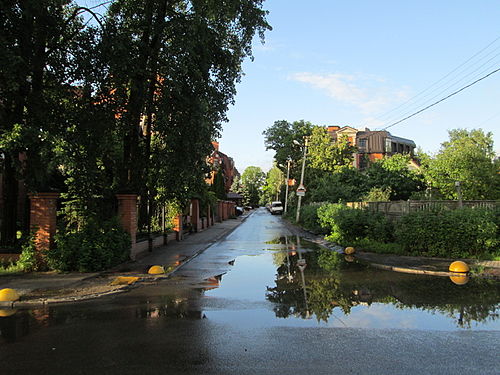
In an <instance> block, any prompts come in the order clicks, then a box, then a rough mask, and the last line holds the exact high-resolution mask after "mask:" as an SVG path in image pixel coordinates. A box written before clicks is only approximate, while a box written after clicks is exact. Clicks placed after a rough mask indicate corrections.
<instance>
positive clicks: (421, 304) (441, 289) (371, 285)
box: [266, 238, 500, 328]
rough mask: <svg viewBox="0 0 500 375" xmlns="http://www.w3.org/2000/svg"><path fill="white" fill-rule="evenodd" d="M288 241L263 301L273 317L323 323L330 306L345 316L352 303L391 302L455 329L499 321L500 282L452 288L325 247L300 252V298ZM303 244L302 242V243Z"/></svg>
mask: <svg viewBox="0 0 500 375" xmlns="http://www.w3.org/2000/svg"><path fill="white" fill-rule="evenodd" d="M297 242H298V241H297V240H295V239H294V238H292V239H287V243H288V246H287V247H288V252H287V251H283V252H280V253H278V254H277V255H276V256H275V258H274V259H275V262H276V261H277V260H280V262H281V264H279V265H278V267H277V273H276V280H275V284H276V285H275V286H274V287H268V288H267V293H266V298H267V299H268V300H269V301H271V302H273V303H274V304H275V307H274V312H275V314H276V316H277V317H279V318H287V317H289V316H295V317H300V318H303V319H306V318H308V317H309V316H310V315H311V316H312V315H313V316H315V317H316V319H317V320H318V321H324V322H327V321H328V320H329V319H330V317H331V316H332V314H333V311H334V309H335V308H340V310H341V311H342V312H343V313H344V314H346V315H348V314H350V312H351V308H352V307H353V306H357V305H371V304H372V303H383V304H392V305H394V306H395V307H396V308H398V309H402V310H404V309H420V310H423V311H428V312H431V313H440V314H442V315H444V316H447V317H449V318H450V319H452V320H454V322H455V324H456V326H457V327H461V328H470V327H471V323H474V322H477V323H481V322H486V321H490V320H496V319H498V317H499V313H498V312H499V304H500V283H498V282H497V281H495V280H486V279H477V278H474V279H471V281H470V282H469V283H468V284H466V285H455V284H453V283H452V282H451V281H450V280H449V279H448V278H444V277H430V276H421V275H408V274H399V273H395V272H389V271H379V270H374V269H371V268H368V267H366V266H363V265H360V264H359V263H356V262H354V263H350V262H346V261H345V259H344V256H343V255H341V254H338V253H336V252H333V251H331V250H328V249H319V250H315V251H309V252H303V253H302V254H301V255H302V257H304V258H305V259H306V262H307V268H306V269H305V270H304V275H305V288H306V293H305V295H306V298H307V299H305V298H304V289H303V283H302V280H301V275H300V271H299V269H298V267H297V260H298V259H299V254H298V253H297V251H296V247H300V245H301V244H300V242H299V243H298V244H297ZM302 242H303V240H302Z"/></svg>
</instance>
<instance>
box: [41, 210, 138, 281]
mask: <svg viewBox="0 0 500 375" xmlns="http://www.w3.org/2000/svg"><path fill="white" fill-rule="evenodd" d="M55 243H56V248H55V249H52V250H50V251H48V252H47V263H48V265H49V267H50V268H52V269H55V270H59V271H80V272H95V271H101V270H105V269H108V268H110V267H112V266H114V265H117V264H119V263H121V262H123V261H125V260H127V259H128V254H129V249H130V236H129V235H128V234H127V233H126V232H125V231H124V230H123V229H122V228H121V226H120V223H119V222H118V220H117V219H116V218H114V219H112V220H109V221H104V222H101V223H98V222H97V221H96V220H95V219H89V220H88V221H87V223H86V224H85V225H84V226H83V227H82V228H80V230H74V229H60V230H59V231H58V233H57V234H56V238H55Z"/></svg>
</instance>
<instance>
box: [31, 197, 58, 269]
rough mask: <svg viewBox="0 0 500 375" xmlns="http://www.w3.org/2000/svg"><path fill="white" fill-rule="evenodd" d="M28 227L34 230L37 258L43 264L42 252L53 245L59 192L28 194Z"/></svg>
mask: <svg viewBox="0 0 500 375" xmlns="http://www.w3.org/2000/svg"><path fill="white" fill-rule="evenodd" d="M29 198H30V201H31V202H30V227H31V230H33V231H35V246H36V250H37V260H38V262H39V263H40V265H44V264H45V261H44V260H43V253H44V252H46V251H48V250H49V249H51V248H52V247H53V246H54V236H55V234H56V224H57V223H56V218H57V198H59V193H35V194H30V195H29Z"/></svg>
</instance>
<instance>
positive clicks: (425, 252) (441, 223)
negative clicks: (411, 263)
mask: <svg viewBox="0 0 500 375" xmlns="http://www.w3.org/2000/svg"><path fill="white" fill-rule="evenodd" d="M317 214H318V220H319V224H320V225H321V226H322V227H323V228H326V229H327V230H328V231H329V233H330V234H329V235H328V236H327V239H328V240H330V241H334V242H336V243H338V244H341V245H346V246H347V245H349V246H359V247H362V248H364V249H366V250H368V251H374V252H382V253H384V252H387V253H397V254H408V255H419V256H432V257H444V258H486V259H496V258H498V257H500V249H499V247H500V229H499V228H500V210H486V209H475V208H462V209H457V210H440V211H420V212H412V213H410V214H407V215H405V216H403V217H402V218H401V219H400V220H399V221H397V222H395V223H394V224H392V223H391V222H389V221H388V220H387V219H386V218H385V217H384V216H383V215H382V214H379V213H376V212H370V211H367V210H362V209H351V208H349V207H347V206H345V205H342V204H326V205H323V206H321V207H320V208H319V209H318V210H317Z"/></svg>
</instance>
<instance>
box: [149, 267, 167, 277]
mask: <svg viewBox="0 0 500 375" xmlns="http://www.w3.org/2000/svg"><path fill="white" fill-rule="evenodd" d="M148 273H149V274H150V275H160V274H163V273H165V269H164V268H163V267H162V266H151V268H150V269H149V271H148Z"/></svg>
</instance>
